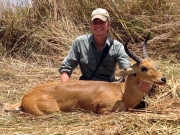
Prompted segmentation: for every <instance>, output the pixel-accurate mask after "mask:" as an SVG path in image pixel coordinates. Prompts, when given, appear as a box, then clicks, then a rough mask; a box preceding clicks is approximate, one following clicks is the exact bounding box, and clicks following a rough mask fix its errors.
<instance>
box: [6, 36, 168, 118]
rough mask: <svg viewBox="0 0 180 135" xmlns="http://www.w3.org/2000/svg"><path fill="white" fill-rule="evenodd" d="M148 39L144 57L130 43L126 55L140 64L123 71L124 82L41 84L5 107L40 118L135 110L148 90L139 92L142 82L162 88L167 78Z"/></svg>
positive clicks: (120, 73)
mask: <svg viewBox="0 0 180 135" xmlns="http://www.w3.org/2000/svg"><path fill="white" fill-rule="evenodd" d="M148 38H149V35H148V36H147V38H146V39H145V41H144V43H143V45H142V57H143V58H141V57H140V56H137V55H135V54H134V53H132V51H130V50H129V49H128V42H126V43H125V45H124V48H125V51H126V53H127V54H128V55H129V57H131V58H132V59H133V60H135V61H136V63H135V64H133V65H132V67H131V68H128V69H122V70H120V72H119V75H121V76H125V82H124V83H120V82H103V81H91V80H89V81H71V82H66V83H61V82H50V83H45V84H40V85H38V86H36V87H35V88H33V89H32V90H31V91H29V92H28V93H27V94H25V95H24V96H23V98H22V100H21V101H20V102H19V103H17V104H9V103H5V104H4V108H5V110H19V111H20V110H21V111H23V112H25V113H29V114H32V115H38V116H40V115H46V114H50V113H54V112H60V111H64V112H71V111H75V110H77V109H81V110H86V111H90V112H93V113H97V114H107V113H110V112H114V111H127V110H128V108H134V107H136V106H137V105H138V104H139V103H140V102H141V100H142V98H143V96H144V91H142V90H140V89H138V86H137V82H138V81H144V82H148V83H155V84H159V85H164V84H165V83H166V78H165V77H164V75H162V74H161V73H160V72H159V71H158V66H157V65H156V63H155V62H154V61H153V60H151V59H150V58H149V57H148V55H147V53H146V45H147V40H148Z"/></svg>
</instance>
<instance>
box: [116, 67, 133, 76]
mask: <svg viewBox="0 0 180 135" xmlns="http://www.w3.org/2000/svg"><path fill="white" fill-rule="evenodd" d="M134 73H135V71H134V69H133V68H132V67H128V68H124V69H121V70H120V71H119V72H118V73H117V76H128V75H130V74H134Z"/></svg>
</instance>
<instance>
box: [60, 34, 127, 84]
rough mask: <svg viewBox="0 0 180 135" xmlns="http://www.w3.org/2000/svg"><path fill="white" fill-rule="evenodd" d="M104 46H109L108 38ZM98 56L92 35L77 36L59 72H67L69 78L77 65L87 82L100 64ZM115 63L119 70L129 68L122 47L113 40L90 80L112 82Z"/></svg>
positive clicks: (99, 52)
mask: <svg viewBox="0 0 180 135" xmlns="http://www.w3.org/2000/svg"><path fill="white" fill-rule="evenodd" d="M105 45H108V46H110V40H109V39H108V38H107V39H106V43H105ZM100 55H101V51H98V48H97V47H96V44H95V42H94V38H93V35H92V34H90V35H82V36H79V37H77V38H76V39H75V40H74V42H73V44H72V47H71V49H70V51H69V52H68V55H67V56H66V57H65V59H64V61H63V62H62V65H61V66H60V68H59V72H60V73H61V72H67V73H68V74H69V76H70V75H71V74H72V71H73V70H74V69H75V68H76V67H77V66H78V64H79V66H80V70H81V73H82V75H83V76H85V77H86V78H87V80H88V79H89V78H90V77H91V75H92V74H93V72H94V70H95V69H96V66H97V65H98V63H99V62H100ZM116 63H118V65H119V68H120V69H123V68H127V67H129V66H130V62H129V57H128V55H127V54H126V52H125V50H124V46H123V45H122V44H121V43H120V42H119V41H117V40H114V42H113V45H112V46H111V48H110V49H109V52H108V54H107V56H106V57H105V58H104V60H103V62H102V63H101V65H100V67H99V68H98V70H97V71H96V73H95V74H94V76H93V78H92V80H100V81H109V82H112V81H114V80H115V77H114V73H115V69H116Z"/></svg>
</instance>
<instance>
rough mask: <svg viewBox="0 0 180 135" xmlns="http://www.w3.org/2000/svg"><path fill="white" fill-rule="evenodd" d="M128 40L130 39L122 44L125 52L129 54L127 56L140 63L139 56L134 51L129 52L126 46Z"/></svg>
mask: <svg viewBox="0 0 180 135" xmlns="http://www.w3.org/2000/svg"><path fill="white" fill-rule="evenodd" d="M129 40H130V38H129V39H128V40H127V41H126V43H125V45H124V49H125V51H126V53H127V54H128V55H129V57H131V58H132V59H133V60H135V61H136V62H137V63H140V62H141V61H142V60H143V59H142V58H139V57H138V56H137V55H135V54H134V53H132V52H130V51H129V49H128V47H127V45H128V42H129Z"/></svg>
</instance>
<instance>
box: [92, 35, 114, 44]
mask: <svg viewBox="0 0 180 135" xmlns="http://www.w3.org/2000/svg"><path fill="white" fill-rule="evenodd" d="M90 43H91V45H95V41H94V36H93V34H91V36H90ZM105 44H106V45H108V46H110V40H109V37H107V38H106V43H105Z"/></svg>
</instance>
